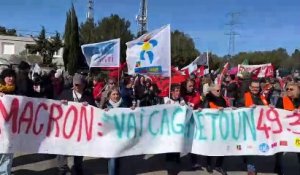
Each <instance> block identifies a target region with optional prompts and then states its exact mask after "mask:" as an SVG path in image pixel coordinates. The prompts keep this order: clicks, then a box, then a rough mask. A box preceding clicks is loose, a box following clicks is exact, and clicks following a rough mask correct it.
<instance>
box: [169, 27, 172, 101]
mask: <svg viewBox="0 0 300 175" xmlns="http://www.w3.org/2000/svg"><path fill="white" fill-rule="evenodd" d="M170 28H171V26H170ZM170 32H171V31H170ZM170 37H171V33H170ZM169 46H170V58H169V65H170V68H169V76H170V78H169V99H171V84H172V81H171V80H172V71H171V69H172V61H171V38H169Z"/></svg>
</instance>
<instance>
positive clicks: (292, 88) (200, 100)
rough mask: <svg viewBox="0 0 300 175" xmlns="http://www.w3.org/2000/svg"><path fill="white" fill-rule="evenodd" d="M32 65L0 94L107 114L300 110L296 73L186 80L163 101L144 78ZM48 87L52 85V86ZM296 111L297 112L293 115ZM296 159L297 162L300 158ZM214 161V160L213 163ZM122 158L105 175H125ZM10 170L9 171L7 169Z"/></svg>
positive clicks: (209, 165) (11, 73) (251, 165)
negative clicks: (173, 108)
mask: <svg viewBox="0 0 300 175" xmlns="http://www.w3.org/2000/svg"><path fill="white" fill-rule="evenodd" d="M30 70H31V66H30V65H29V64H28V63H26V62H21V63H20V65H19V66H18V68H17V70H13V69H11V68H7V69H4V70H2V72H1V83H0V95H1V96H4V95H5V94H11V95H21V96H28V97H35V98H48V99H56V100H61V102H62V105H63V104H66V103H67V102H68V101H75V102H80V103H83V104H84V105H93V106H95V107H99V108H101V109H103V110H106V111H108V110H109V109H111V108H132V109H133V110H134V109H135V108H137V107H145V106H153V105H158V104H180V105H187V106H189V107H190V108H192V109H194V110H202V109H204V108H212V109H218V110H223V109H224V108H233V109H236V108H239V107H249V108H255V107H256V105H265V106H271V107H276V108H281V109H285V110H289V111H294V112H299V109H300V84H299V83H300V77H299V75H297V74H294V75H289V76H286V77H276V78H253V77H251V74H247V73H245V74H242V75H241V76H239V77H238V76H236V75H226V76H224V78H223V79H222V81H221V82H222V83H221V84H217V83H216V77H217V76H216V75H213V74H208V75H206V76H204V77H196V76H194V75H193V76H190V77H189V78H188V79H187V80H186V81H185V82H182V83H180V84H178V83H176V84H175V83H174V84H172V85H171V88H170V95H168V96H162V95H161V91H162V90H164V89H159V88H158V85H157V82H155V81H153V80H152V79H151V78H149V77H147V76H141V75H136V76H129V75H127V76H123V77H121V78H120V79H119V82H118V78H117V79H116V78H103V77H101V76H99V75H95V76H93V77H91V76H89V75H85V74H80V73H76V74H75V75H74V76H73V77H70V76H65V75H64V73H63V72H62V71H61V70H52V71H50V72H48V73H30ZM50 82H51V83H50ZM297 110H298V111H297ZM190 157H191V163H192V167H191V168H192V169H193V170H198V169H200V168H201V164H200V162H199V157H200V155H193V154H192V155H191V156H190ZM253 157H254V156H244V157H243V158H244V162H245V168H246V169H247V171H248V174H253V175H254V174H256V173H257V172H258V171H259V170H258V169H256V166H255V162H254V161H253ZM275 157H276V165H275V170H274V171H275V172H276V173H278V174H280V175H281V174H284V171H283V169H282V165H283V161H282V160H283V153H278V154H276V155H275ZM299 158H300V157H299ZM12 159H13V154H1V161H5V160H10V161H11V162H12ZM224 159H226V157H210V156H206V157H205V160H206V164H205V165H206V169H207V171H208V172H209V173H212V172H213V170H216V171H218V172H220V173H221V174H223V175H224V174H227V173H226V167H224V166H223V162H224ZM212 160H215V163H213V161H212ZM57 161H58V169H59V174H60V175H64V174H66V173H67V172H68V171H69V167H68V166H67V157H66V156H63V155H58V156H57ZM82 162H83V157H79V156H75V157H74V169H75V171H76V173H77V174H78V175H81V174H84V173H83V165H82ZM166 162H167V163H168V165H169V166H168V168H167V169H168V172H169V174H172V173H173V171H172V169H173V168H174V167H176V166H177V165H178V164H180V155H179V154H178V153H168V154H166ZM0 163H1V162H0ZM120 163H121V162H120V159H119V158H114V159H110V160H109V162H108V172H109V175H117V174H126V173H124V172H123V173H121V172H119V166H120ZM10 168H11V165H10V166H8V169H10Z"/></svg>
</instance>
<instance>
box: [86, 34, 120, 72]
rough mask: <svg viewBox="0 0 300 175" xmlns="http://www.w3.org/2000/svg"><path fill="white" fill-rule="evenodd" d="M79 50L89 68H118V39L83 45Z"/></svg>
mask: <svg viewBox="0 0 300 175" xmlns="http://www.w3.org/2000/svg"><path fill="white" fill-rule="evenodd" d="M81 50H82V53H83V55H84V57H85V60H86V63H87V64H88V65H89V67H119V66H120V39H113V40H110V41H104V42H101V43H93V44H85V45H82V46H81Z"/></svg>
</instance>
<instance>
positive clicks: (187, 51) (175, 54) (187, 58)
mask: <svg viewBox="0 0 300 175" xmlns="http://www.w3.org/2000/svg"><path fill="white" fill-rule="evenodd" d="M198 55H199V51H198V50H197V49H196V48H195V44H194V41H193V39H192V38H190V37H189V36H188V35H187V34H185V33H183V32H180V31H178V30H175V31H174V32H172V33H171V57H172V65H176V66H179V67H180V68H182V67H184V66H186V65H188V64H189V63H191V62H192V61H193V60H194V59H195V58H196V57H197V56H198Z"/></svg>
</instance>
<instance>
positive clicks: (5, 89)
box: [0, 84, 16, 93]
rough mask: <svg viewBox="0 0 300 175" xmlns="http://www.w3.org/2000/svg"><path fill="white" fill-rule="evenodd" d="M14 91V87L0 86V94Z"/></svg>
mask: <svg viewBox="0 0 300 175" xmlns="http://www.w3.org/2000/svg"><path fill="white" fill-rule="evenodd" d="M15 89H16V86H14V85H12V86H9V85H2V84H0V92H2V93H12V92H14V91H15Z"/></svg>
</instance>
